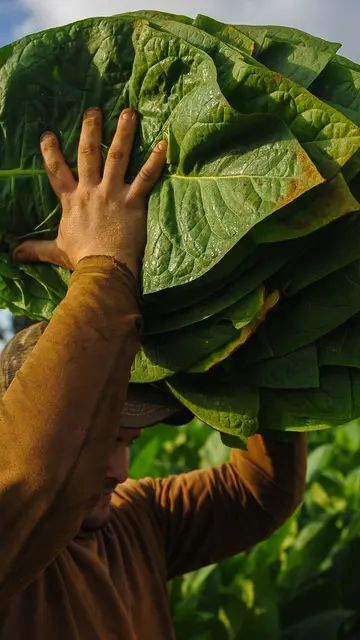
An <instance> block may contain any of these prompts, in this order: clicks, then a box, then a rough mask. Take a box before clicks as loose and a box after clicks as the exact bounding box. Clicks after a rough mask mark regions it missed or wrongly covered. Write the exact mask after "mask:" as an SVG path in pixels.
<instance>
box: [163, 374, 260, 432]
mask: <svg viewBox="0 0 360 640" xmlns="http://www.w3.org/2000/svg"><path fill="white" fill-rule="evenodd" d="M166 385H167V387H168V388H169V389H170V391H171V392H172V394H173V395H174V396H175V398H177V399H178V400H180V402H181V403H182V404H183V405H185V407H187V408H188V409H190V411H192V413H193V414H194V415H195V416H197V417H198V418H199V419H200V420H202V421H203V422H205V423H206V424H208V425H210V426H211V427H213V428H214V429H217V430H218V431H221V432H223V433H228V434H231V435H234V436H239V437H243V438H247V437H249V436H250V435H252V434H253V433H255V431H256V430H257V414H258V410H259V396H258V392H257V390H256V389H255V387H253V388H251V387H242V386H240V385H239V384H238V383H237V382H236V381H234V379H233V377H230V376H227V375H226V374H225V373H224V372H220V373H219V372H210V373H206V374H202V375H200V376H198V375H196V374H194V375H184V374H181V375H180V374H179V375H177V376H175V377H173V378H171V379H170V380H169V381H168V382H167V383H166Z"/></svg>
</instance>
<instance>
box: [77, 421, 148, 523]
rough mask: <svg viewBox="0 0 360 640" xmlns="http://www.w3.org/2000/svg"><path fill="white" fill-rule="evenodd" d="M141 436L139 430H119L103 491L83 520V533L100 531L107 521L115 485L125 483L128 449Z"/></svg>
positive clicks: (127, 471) (127, 468)
mask: <svg viewBox="0 0 360 640" xmlns="http://www.w3.org/2000/svg"><path fill="white" fill-rule="evenodd" d="M140 434H141V429H125V428H120V429H119V435H118V438H117V440H116V445H115V448H114V450H113V453H112V454H111V456H110V458H109V461H108V466H107V471H106V480H105V490H104V493H103V494H102V495H101V496H100V498H99V500H98V502H97V504H96V505H95V507H94V508H93V510H92V511H91V513H90V514H89V515H88V516H87V517H86V518H85V520H84V521H83V523H82V526H81V528H82V529H83V530H85V531H96V529H100V528H101V527H102V526H103V525H104V524H106V522H107V521H108V519H109V516H110V505H111V494H112V492H113V490H114V489H115V487H116V485H117V484H119V483H120V482H125V480H127V478H128V475H129V464H130V452H129V447H130V445H131V443H132V442H134V440H136V439H137V438H138V437H139V436H140Z"/></svg>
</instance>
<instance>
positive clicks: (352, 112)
mask: <svg viewBox="0 0 360 640" xmlns="http://www.w3.org/2000/svg"><path fill="white" fill-rule="evenodd" d="M311 91H313V92H314V93H315V95H317V96H319V97H320V98H322V100H326V101H327V102H329V103H330V104H332V105H333V106H334V107H335V108H336V109H338V110H339V111H341V112H342V113H344V114H345V115H346V116H347V117H348V118H349V119H350V120H352V121H353V122H355V123H356V124H358V125H360V65H359V64H356V63H355V62H351V60H347V58H343V57H342V56H335V58H334V59H333V60H332V61H331V62H330V63H329V64H328V65H327V67H326V68H325V69H324V71H323V72H322V74H321V75H320V76H319V77H318V79H317V80H316V82H314V84H313V85H312V87H311Z"/></svg>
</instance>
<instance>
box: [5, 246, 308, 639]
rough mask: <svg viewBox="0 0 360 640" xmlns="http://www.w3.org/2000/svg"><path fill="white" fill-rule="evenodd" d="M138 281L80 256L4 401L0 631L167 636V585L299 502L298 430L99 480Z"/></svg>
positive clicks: (125, 370) (134, 332)
mask: <svg viewBox="0 0 360 640" xmlns="http://www.w3.org/2000/svg"><path fill="white" fill-rule="evenodd" d="M139 320H140V315H139V306H138V298H137V295H136V286H135V281H134V280H133V278H132V277H131V275H130V274H129V273H128V272H127V271H126V270H124V269H122V268H121V267H119V266H116V264H114V263H113V261H112V260H111V259H110V258H108V257H105V256H94V257H89V258H85V259H83V260H82V261H81V262H80V263H79V264H78V266H77V267H76V270H75V272H74V273H73V275H72V277H71V280H70V286H69V290H68V293H67V295H66V297H65V299H64V300H63V301H62V303H61V304H60V305H59V307H58V309H57V311H56V313H55V315H54V317H53V319H52V320H51V322H50V323H49V326H48V327H47V329H46V330H45V333H44V334H43V335H42V336H41V338H40V340H39V342H38V344H37V345H36V347H35V348H34V350H33V352H32V353H31V355H30V356H29V357H28V359H27V360H26V362H25V364H24V365H23V367H22V369H21V370H20V371H19V372H18V374H17V375H16V377H15V380H14V381H13V383H12V384H11V386H10V387H9V389H8V390H7V392H6V393H5V396H4V397H3V399H2V400H1V402H0V639H1V640H20V639H23V638H24V639H25V638H26V640H43V639H44V640H45V639H46V640H47V639H48V638H51V640H171V639H172V638H174V633H173V627H172V623H171V619H170V613H169V605H168V598H167V591H166V583H167V580H168V579H169V578H171V577H173V576H176V575H179V574H182V573H185V572H188V571H191V570H193V569H196V568H198V567H201V566H203V565H206V564H209V563H212V562H217V561H219V560H222V559H224V558H226V557H228V556H230V555H232V554H235V553H238V552H239V551H241V550H243V549H246V548H248V547H250V546H251V545H254V544H255V543H256V542H258V541H260V540H261V539H263V538H265V537H266V536H268V535H269V534H270V533H271V532H272V531H273V530H274V529H275V528H276V527H278V526H279V525H280V524H281V523H282V522H283V521H284V519H286V518H287V517H288V516H289V515H290V514H291V512H292V511H293V510H294V508H295V507H296V506H297V504H298V503H299V501H300V500H301V497H302V492H303V486H304V474H305V465H306V463H305V460H306V441H305V437H304V436H302V435H299V436H298V437H297V438H296V439H295V440H294V442H292V443H284V442H282V443H279V442H275V441H272V440H271V439H269V438H267V437H262V436H260V435H257V436H254V437H253V438H251V439H250V440H249V449H248V451H247V452H242V451H238V450H232V452H231V457H230V461H229V462H228V463H226V464H222V465H220V466H217V467H214V468H210V469H206V470H197V471H191V472H189V473H185V474H181V475H178V476H171V477H168V478H165V479H152V478H145V479H143V480H140V481H133V480H128V481H127V482H126V483H124V484H120V485H118V487H117V490H116V493H115V495H114V498H113V502H112V513H111V517H110V520H109V522H108V523H107V524H106V525H105V526H104V527H103V528H102V529H101V530H99V531H97V532H96V533H93V534H92V535H90V536H87V537H80V536H78V532H79V530H80V525H81V523H82V521H83V520H84V517H85V516H86V515H87V514H88V513H89V511H91V509H92V507H93V506H94V504H95V503H96V502H97V500H98V498H99V497H100V494H101V492H102V490H103V486H104V478H105V473H106V465H107V461H108V458H109V456H110V454H111V452H112V450H113V447H114V443H115V440H116V437H117V431H118V427H119V426H120V414H121V410H122V406H123V402H124V399H125V395H126V387H127V383H128V379H129V372H130V367H131V363H132V360H133V358H134V355H135V353H136V351H137V349H138V348H139V328H138V327H139Z"/></svg>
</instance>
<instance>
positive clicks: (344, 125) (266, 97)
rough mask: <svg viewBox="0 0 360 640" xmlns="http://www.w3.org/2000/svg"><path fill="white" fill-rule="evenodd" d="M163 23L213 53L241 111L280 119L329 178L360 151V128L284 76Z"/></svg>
mask: <svg viewBox="0 0 360 640" xmlns="http://www.w3.org/2000/svg"><path fill="white" fill-rule="evenodd" d="M159 27H160V28H162V29H163V30H164V31H165V30H166V31H168V32H169V33H171V34H172V35H174V36H178V37H180V38H181V40H182V41H184V40H185V41H187V42H188V43H189V44H192V45H193V46H194V47H197V48H198V49H201V50H203V51H205V52H206V53H208V54H209V56H211V57H212V59H213V61H214V64H215V66H216V69H217V78H218V82H219V86H220V88H221V91H222V92H223V94H224V96H225V97H226V98H227V100H228V101H229V102H230V104H231V105H232V106H233V107H234V108H235V109H237V110H238V111H239V112H241V113H264V114H265V113H271V114H274V115H276V116H277V117H279V118H281V119H282V120H283V122H284V123H285V124H286V125H287V126H288V127H289V128H290V129H291V131H292V133H293V134H294V135H295V136H296V138H297V139H298V140H299V142H301V144H302V146H303V148H304V149H305V151H306V152H307V154H308V155H309V157H310V158H311V159H312V160H313V162H314V163H315V164H316V166H317V167H318V169H319V171H320V172H321V173H322V175H323V176H325V177H326V178H328V179H330V178H332V177H333V176H334V175H335V174H336V173H337V172H338V170H339V168H340V167H342V166H343V165H344V164H346V162H348V160H349V159H350V158H351V157H352V156H353V155H354V153H355V152H356V151H357V150H358V149H359V147H360V130H359V128H358V127H357V126H356V125H355V124H354V123H353V122H351V121H350V120H349V119H348V118H346V117H345V116H343V115H342V114H341V113H340V112H339V111H337V110H335V109H334V108H333V107H331V106H330V105H328V104H326V103H325V102H323V101H321V100H319V99H318V98H316V96H314V95H313V94H312V93H310V92H309V91H307V90H306V89H305V88H304V87H302V86H300V85H298V84H296V83H294V82H292V81H291V80H289V79H288V78H286V76H283V75H282V74H277V73H274V72H272V71H271V70H270V69H267V68H266V67H265V66H263V65H261V64H259V62H258V61H257V60H256V59H255V58H252V57H251V56H249V55H248V54H246V53H242V52H240V50H235V49H234V48H233V47H230V46H228V45H226V44H225V43H223V42H219V40H218V39H217V38H215V37H213V36H211V35H210V34H207V33H206V32H204V31H202V30H200V29H197V28H195V27H191V26H190V25H184V24H182V23H178V22H171V21H167V22H166V23H164V22H163V23H159Z"/></svg>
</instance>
